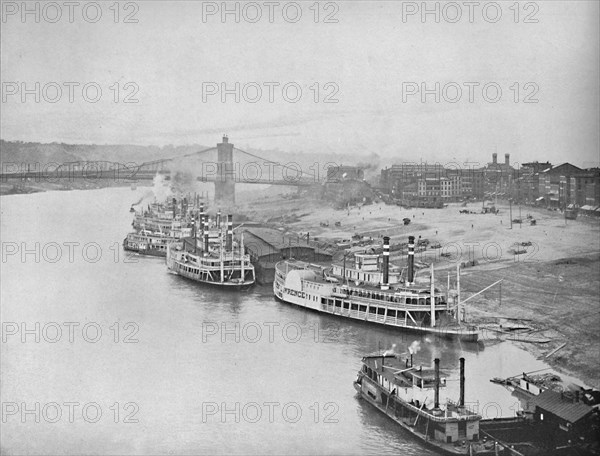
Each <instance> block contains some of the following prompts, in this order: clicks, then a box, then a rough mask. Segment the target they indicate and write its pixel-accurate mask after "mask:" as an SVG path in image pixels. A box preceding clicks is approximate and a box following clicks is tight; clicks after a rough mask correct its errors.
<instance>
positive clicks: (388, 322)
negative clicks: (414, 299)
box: [273, 277, 479, 342]
mask: <svg viewBox="0 0 600 456" xmlns="http://www.w3.org/2000/svg"><path fill="white" fill-rule="evenodd" d="M273 292H274V294H275V297H276V298H277V299H278V300H279V301H281V302H284V303H287V304H292V305H296V306H299V307H302V308H305V309H309V310H312V311H315V312H320V313H325V314H328V315H334V316H336V317H340V318H346V319H349V320H354V321H360V322H366V323H372V324H376V325H379V326H384V327H386V328H398V329H401V330H403V331H410V332H414V333H418V334H426V335H431V336H434V337H441V338H447V339H453V340H456V339H458V340H460V341H463V342H477V341H478V340H479V331H478V330H477V329H469V328H466V327H460V328H456V327H452V326H448V327H444V326H441V327H431V326H416V325H414V326H413V325H410V324H405V319H403V318H393V319H392V318H382V316H381V315H378V314H373V313H369V312H361V311H356V310H349V309H343V308H341V307H336V306H331V305H325V304H322V303H321V299H316V300H315V299H312V297H310V299H306V297H304V296H305V295H303V294H301V293H296V295H292V294H290V293H292V292H286V289H285V288H284V287H283V285H282V284H281V283H279V282H278V280H277V277H276V278H275V281H274V282H273ZM317 297H318V298H320V297H319V296H317Z"/></svg>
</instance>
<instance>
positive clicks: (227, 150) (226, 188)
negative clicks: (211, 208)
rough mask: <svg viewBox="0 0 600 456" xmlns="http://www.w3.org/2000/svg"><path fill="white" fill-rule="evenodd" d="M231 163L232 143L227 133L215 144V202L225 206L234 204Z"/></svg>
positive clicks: (233, 175)
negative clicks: (221, 140)
mask: <svg viewBox="0 0 600 456" xmlns="http://www.w3.org/2000/svg"><path fill="white" fill-rule="evenodd" d="M234 171H235V170H234V165H233V144H231V143H230V142H229V138H228V137H227V135H223V142H221V143H218V144H217V181H216V182H215V203H220V204H222V205H225V206H230V205H234V204H235V172H234Z"/></svg>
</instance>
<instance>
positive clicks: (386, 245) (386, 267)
mask: <svg viewBox="0 0 600 456" xmlns="http://www.w3.org/2000/svg"><path fill="white" fill-rule="evenodd" d="M389 276H390V238H389V236H384V237H383V283H382V284H381V289H382V290H388V289H389V288H390V287H389Z"/></svg>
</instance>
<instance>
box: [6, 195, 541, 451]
mask: <svg viewBox="0 0 600 456" xmlns="http://www.w3.org/2000/svg"><path fill="white" fill-rule="evenodd" d="M145 192H147V189H138V190H136V191H132V190H131V189H102V190H93V191H71V192H49V193H38V194H32V195H16V196H6V197H4V196H3V197H2V198H1V200H0V204H1V211H2V225H1V236H2V252H3V258H2V263H1V267H2V275H1V277H2V286H1V306H2V307H1V318H2V324H3V325H2V345H1V374H2V381H1V391H0V395H1V400H2V412H3V416H2V420H3V422H2V425H1V427H2V431H1V440H0V444H1V447H2V453H3V454H72V455H76V454H98V455H100V454H102V455H105V454H106V455H108V454H119V455H122V454H139V455H156V454H174V455H183V454H219V453H226V454H374V455H375V454H376V455H381V454H390V455H391V454H395V455H398V454H402V455H428V454H434V453H432V452H430V451H428V450H426V449H424V448H423V447H421V446H420V445H419V444H418V443H417V442H416V441H414V440H413V439H412V438H411V437H409V436H407V435H406V434H404V433H403V432H402V431H401V430H399V429H398V428H397V427H396V426H395V425H394V424H393V423H392V422H391V421H390V420H388V419H387V418H385V417H383V416H380V414H379V413H378V412H376V411H375V410H374V409H373V408H371V407H370V406H369V405H368V404H366V403H364V402H362V401H361V400H359V399H358V398H357V397H356V394H355V391H354V388H353V386H352V382H353V380H354V379H355V378H356V372H357V370H358V369H359V368H360V365H361V364H360V359H361V356H362V355H364V354H367V353H372V352H375V351H377V350H378V349H379V348H382V349H386V348H389V347H390V346H391V345H392V344H394V343H395V344H396V345H397V347H398V351H405V350H406V347H407V346H408V345H410V343H411V342H412V341H413V340H415V339H418V336H415V335H410V334H402V333H400V332H398V331H390V330H385V329H381V328H377V327H374V326H371V325H363V324H356V323H352V322H346V321H340V320H338V319H336V318H332V317H328V316H321V315H318V314H315V313H311V312H307V311H304V310H301V309H298V308H295V307H292V306H290V305H286V304H283V303H279V302H277V301H275V300H274V298H273V296H272V293H271V289H270V288H269V287H264V288H261V287H255V288H254V289H252V290H251V291H249V292H247V293H239V294H235V293H231V292H227V293H223V292H220V291H217V290H215V289H209V288H204V287H202V286H199V285H196V284H194V283H192V282H190V281H187V280H185V279H183V278H181V277H178V276H174V275H172V274H169V273H167V270H166V267H165V265H164V261H163V260H162V259H157V258H146V257H126V256H124V255H123V251H122V249H121V247H120V244H121V242H122V240H123V238H124V237H125V234H126V233H127V232H128V230H129V229H130V227H131V220H132V216H131V214H130V213H129V207H130V205H131V204H132V203H133V202H134V201H136V200H137V199H138V198H139V197H140V196H141V195H143V194H144V193H145ZM26 249H27V251H28V253H24V252H25V250H26ZM461 356H464V357H465V358H466V369H467V382H466V399H467V402H473V401H477V400H479V401H480V404H479V410H480V412H483V413H484V415H487V416H490V417H493V416H497V415H498V414H502V415H503V416H512V415H513V414H514V410H515V407H514V404H515V401H516V399H515V398H514V397H512V396H511V395H510V393H509V392H508V391H506V390H505V389H503V388H502V387H500V386H497V385H494V384H492V383H490V382H489V379H490V378H491V377H494V376H510V375H516V374H518V373H520V372H523V371H532V370H534V369H538V368H543V367H546V366H545V365H544V364H543V363H541V362H540V361H536V360H535V359H533V357H532V356H531V355H529V354H528V353H527V352H524V351H522V350H519V349H517V348H515V347H514V346H512V345H510V344H508V343H503V344H499V345H494V346H486V347H484V346H483V345H477V344H469V345H465V344H462V345H461V344H460V343H459V342H451V341H441V342H440V341H434V342H430V341H428V340H425V339H424V340H422V341H421V351H420V352H419V353H418V354H417V356H416V358H415V362H416V363H420V364H423V365H429V364H430V363H432V362H433V358H434V357H440V358H441V359H442V363H441V364H442V368H443V369H444V370H445V371H446V372H448V373H449V374H450V381H449V382H448V387H447V388H446V391H445V392H444V394H442V396H445V395H447V396H449V397H451V398H453V399H455V400H456V399H457V398H458V371H457V367H458V358H459V357H461Z"/></svg>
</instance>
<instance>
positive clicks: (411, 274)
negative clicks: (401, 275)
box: [408, 236, 415, 284]
mask: <svg viewBox="0 0 600 456" xmlns="http://www.w3.org/2000/svg"><path fill="white" fill-rule="evenodd" d="M414 280H415V237H414V236H408V283H409V284H412V283H413V282H414Z"/></svg>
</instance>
